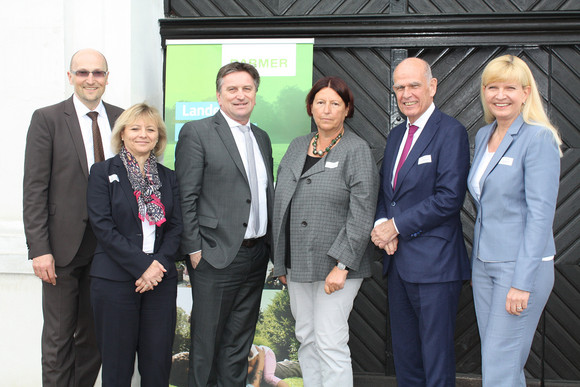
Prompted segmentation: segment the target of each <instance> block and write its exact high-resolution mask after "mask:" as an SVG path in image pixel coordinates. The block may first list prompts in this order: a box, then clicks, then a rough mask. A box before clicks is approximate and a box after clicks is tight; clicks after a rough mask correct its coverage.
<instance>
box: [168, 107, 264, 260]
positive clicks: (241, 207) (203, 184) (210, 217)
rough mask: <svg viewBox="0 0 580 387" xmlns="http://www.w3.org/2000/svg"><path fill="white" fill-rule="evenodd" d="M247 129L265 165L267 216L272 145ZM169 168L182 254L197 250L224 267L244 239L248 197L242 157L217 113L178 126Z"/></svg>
mask: <svg viewBox="0 0 580 387" xmlns="http://www.w3.org/2000/svg"><path fill="white" fill-rule="evenodd" d="M251 128H252V132H253V133H254V137H255V138H256V141H257V142H258V146H259V148H260V151H261V153H262V158H263V159H264V163H265V164H266V172H267V174H268V189H267V200H268V219H270V214H271V213H272V212H271V208H272V203H273V197H274V186H273V172H272V170H273V159H272V145H271V143H270V138H269V137H268V134H267V133H266V132H265V131H263V130H262V129H260V128H258V127H257V126H255V125H251ZM175 172H176V174H177V180H178V182H179V189H180V192H181V210H182V211H183V235H182V239H181V251H182V253H183V254H189V253H191V252H194V251H198V250H202V258H203V259H204V260H206V261H207V262H208V263H209V264H211V265H212V266H213V267H215V268H217V269H223V268H225V267H227V266H228V265H229V264H230V263H231V262H232V261H233V260H234V258H235V256H236V254H237V252H238V250H239V248H240V246H241V244H242V241H243V240H244V234H245V232H246V227H247V222H248V218H249V216H250V200H251V195H250V186H249V184H248V178H247V176H246V171H245V169H244V164H243V162H242V158H241V157H240V153H239V151H238V148H237V146H236V142H235V140H234V136H233V135H232V132H231V129H230V127H229V126H228V123H227V122H226V120H225V118H224V117H223V115H222V113H221V112H219V111H218V112H217V113H216V114H215V115H214V116H213V117H208V118H205V119H203V120H199V121H191V122H188V123H187V124H185V125H184V126H183V127H182V128H181V131H180V132H179V141H178V142H177V146H176V148H175ZM268 229H270V227H268ZM267 237H269V232H268V233H267Z"/></svg>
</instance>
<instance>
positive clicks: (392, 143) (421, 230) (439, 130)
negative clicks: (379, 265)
mask: <svg viewBox="0 0 580 387" xmlns="http://www.w3.org/2000/svg"><path fill="white" fill-rule="evenodd" d="M405 130H406V123H403V124H401V125H398V126H397V127H395V128H394V129H393V130H392V131H391V132H390V134H389V137H388V138H387V145H386V148H385V156H384V158H383V165H382V167H381V186H380V191H379V199H378V205H377V215H376V219H381V218H389V219H390V218H393V217H394V218H395V224H396V225H397V229H398V230H399V234H400V235H399V236H398V238H399V245H398V248H397V251H396V252H395V254H394V256H390V255H387V254H386V253H385V254H384V259H383V268H384V273H386V272H387V270H388V268H389V263H390V260H391V259H392V258H393V257H394V259H396V260H397V268H398V270H399V273H400V275H401V278H402V279H403V280H405V281H407V282H413V283H436V282H448V281H455V280H465V279H469V278H470V264H469V260H468V257H467V251H466V249H465V243H464V241H463V232H462V228H461V221H460V216H459V213H460V210H461V207H462V205H463V201H464V198H465V192H466V190H467V174H468V171H469V140H468V137H467V132H466V130H465V128H464V127H463V125H461V123H460V122H459V121H457V120H456V119H454V118H452V117H449V116H448V115H446V114H444V113H442V112H441V111H440V110H439V109H437V108H436V109H435V111H434V112H433V114H432V115H431V117H430V118H429V120H428V121H427V124H426V125H425V127H424V128H423V131H422V132H421V135H420V136H419V138H418V139H417V141H416V143H415V145H414V146H413V148H412V149H411V151H410V152H409V154H408V156H407V159H406V160H405V163H404V164H403V167H402V168H401V170H400V171H399V175H398V177H397V186H396V188H395V190H393V187H392V185H391V181H392V177H393V169H394V165H395V160H396V158H397V153H398V150H399V147H400V145H401V141H402V139H403V136H404V134H405Z"/></svg>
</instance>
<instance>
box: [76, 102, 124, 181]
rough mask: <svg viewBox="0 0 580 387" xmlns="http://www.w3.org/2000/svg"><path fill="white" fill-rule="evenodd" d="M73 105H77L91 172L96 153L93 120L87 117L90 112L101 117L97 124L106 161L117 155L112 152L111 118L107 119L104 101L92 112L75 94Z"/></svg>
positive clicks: (98, 118)
mask: <svg viewBox="0 0 580 387" xmlns="http://www.w3.org/2000/svg"><path fill="white" fill-rule="evenodd" d="M73 103H74V105H75V110H76V112H77V117H78V120H79V125H80V126H81V134H82V136H83V143H84V144H85V153H86V154H87V164H88V167H89V171H90V170H91V166H92V165H93V164H94V163H95V152H94V149H93V120H91V117H89V116H87V113H89V112H97V113H99V116H98V117H97V123H98V124H99V131H100V132H101V140H102V141H103V151H104V154H105V160H106V159H108V158H111V157H113V156H114V155H115V154H114V153H113V151H112V150H111V129H112V128H111V125H110V124H109V117H107V111H106V110H105V105H103V101H100V102H99V105H98V106H97V108H96V109H95V110H90V109H89V108H88V107H86V106H85V104H84V103H82V102H81V100H80V99H79V98H78V97H77V95H76V94H73Z"/></svg>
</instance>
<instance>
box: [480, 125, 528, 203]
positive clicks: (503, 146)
mask: <svg viewBox="0 0 580 387" xmlns="http://www.w3.org/2000/svg"><path fill="white" fill-rule="evenodd" d="M523 124H524V119H523V118H522V116H521V115H519V116H518V117H517V118H516V120H515V121H514V122H513V123H512V124H511V125H510V127H509V129H508V131H507V133H506V134H505V136H504V137H503V140H501V143H500V144H499V146H498V148H497V150H496V151H495V153H494V154H493V156H492V158H491V160H490V161H489V165H488V166H487V168H486V169H485V171H484V172H483V175H482V176H481V180H480V181H479V190H480V192H483V185H484V183H485V179H487V177H488V176H489V174H490V173H491V171H493V169H494V168H495V167H496V165H497V164H498V163H499V161H500V160H501V159H502V157H503V155H504V154H505V153H506V152H507V150H508V149H509V147H510V145H511V143H512V142H513V141H514V136H515V135H517V134H518V132H519V131H520V128H521V127H522V125H523ZM496 126H497V124H494V125H493V126H492V128H494V129H495V127H496ZM491 133H492V132H490V136H491ZM487 139H488V141H489V136H488V137H487ZM485 144H486V145H485V148H484V149H486V148H487V142H486V143H485Z"/></svg>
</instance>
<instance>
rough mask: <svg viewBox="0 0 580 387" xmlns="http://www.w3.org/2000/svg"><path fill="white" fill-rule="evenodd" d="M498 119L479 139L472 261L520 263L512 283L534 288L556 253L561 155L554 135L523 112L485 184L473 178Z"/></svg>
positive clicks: (489, 169)
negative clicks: (546, 259)
mask: <svg viewBox="0 0 580 387" xmlns="http://www.w3.org/2000/svg"><path fill="white" fill-rule="evenodd" d="M495 127H496V122H493V123H492V124H489V125H487V126H484V127H483V128H481V129H480V130H479V132H478V133H477V136H476V138H475V155H474V158H473V164H472V168H471V171H470V172H469V177H468V182H469V184H468V186H469V190H470V192H471V194H472V196H473V197H474V201H475V205H476V207H477V219H476V222H475V230H474V237H473V253H472V262H473V260H474V259H477V258H479V259H480V260H482V261H484V262H513V261H515V262H516V266H515V271H514V276H513V279H512V284H511V286H512V287H514V288H516V289H520V290H526V291H531V290H532V287H533V284H534V279H535V276H536V272H537V269H538V265H539V264H540V262H541V261H542V258H543V257H549V256H552V255H554V254H555V253H556V248H555V245H554V236H553V231H552V224H553V222H554V212H555V209H556V199H557V196H558V184H559V177H560V155H559V151H558V145H557V143H556V140H555V138H554V136H553V135H552V133H551V132H550V131H549V130H548V129H547V128H545V127H543V126H538V125H530V124H527V123H525V122H524V120H523V118H522V116H521V115H520V116H518V118H516V120H515V121H514V122H513V123H512V125H511V126H510V128H509V129H508V131H507V133H506V135H505V137H504V138H503V140H502V142H501V143H500V145H499V147H498V149H497V151H496V152H495V154H494V155H493V157H492V159H491V161H490V163H489V165H488V167H487V168H486V170H485V172H484V173H483V176H482V178H481V180H480V182H479V186H480V191H481V196H480V197H479V198H477V197H476V194H475V192H473V187H472V184H473V182H472V179H473V175H474V174H475V171H476V170H477V168H478V166H479V163H480V161H481V159H482V157H483V155H484V154H485V151H486V149H487V143H488V141H489V138H490V136H491V134H492V133H493V131H494V129H495Z"/></svg>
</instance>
